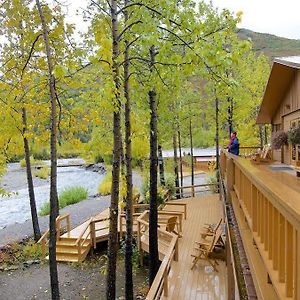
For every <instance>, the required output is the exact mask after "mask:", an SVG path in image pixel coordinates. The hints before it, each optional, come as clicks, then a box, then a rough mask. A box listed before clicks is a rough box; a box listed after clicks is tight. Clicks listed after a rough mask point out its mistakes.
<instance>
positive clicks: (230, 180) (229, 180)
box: [226, 158, 235, 196]
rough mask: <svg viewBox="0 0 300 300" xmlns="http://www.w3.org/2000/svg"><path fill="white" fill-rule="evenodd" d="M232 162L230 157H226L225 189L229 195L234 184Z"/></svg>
mask: <svg viewBox="0 0 300 300" xmlns="http://www.w3.org/2000/svg"><path fill="white" fill-rule="evenodd" d="M234 178H235V177H234V164H233V159H232V158H227V160H226V190H227V194H228V195H229V196H230V192H231V191H232V190H233V186H234V183H235V182H234Z"/></svg>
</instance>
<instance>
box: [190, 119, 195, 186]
mask: <svg viewBox="0 0 300 300" xmlns="http://www.w3.org/2000/svg"><path fill="white" fill-rule="evenodd" d="M190 147H191V185H194V183H195V177H194V145H193V130H192V119H191V118H190Z"/></svg>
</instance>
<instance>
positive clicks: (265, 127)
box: [264, 125, 268, 145]
mask: <svg viewBox="0 0 300 300" xmlns="http://www.w3.org/2000/svg"><path fill="white" fill-rule="evenodd" d="M264 129H265V134H264V137H265V145H268V127H267V126H266V125H264Z"/></svg>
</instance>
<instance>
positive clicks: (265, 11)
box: [68, 0, 300, 39]
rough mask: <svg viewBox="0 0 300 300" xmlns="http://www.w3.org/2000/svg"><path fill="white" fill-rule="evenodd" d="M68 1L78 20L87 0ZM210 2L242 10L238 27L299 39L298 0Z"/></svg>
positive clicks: (234, 9)
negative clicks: (77, 11)
mask: <svg viewBox="0 0 300 300" xmlns="http://www.w3.org/2000/svg"><path fill="white" fill-rule="evenodd" d="M68 1H69V3H72V5H71V8H70V14H72V16H73V17H72V21H73V22H75V20H76V21H79V20H80V19H79V18H76V17H74V15H75V10H76V8H78V7H85V6H86V3H88V0H68ZM153 1H159V0H153ZM204 1H205V2H210V0H204ZM212 2H213V5H214V6H215V7H219V8H228V9H229V10H230V11H233V12H237V11H242V12H243V17H242V23H241V24H239V26H238V27H243V28H247V29H251V30H253V31H257V32H263V33H270V34H275V35H277V36H281V37H286V38H291V39H300V18H299V11H300V0H284V1H283V0H281V1H279V0H212Z"/></svg>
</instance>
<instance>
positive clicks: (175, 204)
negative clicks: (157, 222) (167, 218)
mask: <svg viewBox="0 0 300 300" xmlns="http://www.w3.org/2000/svg"><path fill="white" fill-rule="evenodd" d="M170 198H171V195H170V191H166V193H165V195H164V203H162V204H161V205H160V206H159V207H158V209H159V210H164V211H170V212H176V213H178V212H181V213H182V214H183V215H184V219H185V220H186V217H187V212H186V206H187V203H186V202H182V201H172V200H171V199H170ZM178 208H179V209H181V210H180V211H179V210H178Z"/></svg>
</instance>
